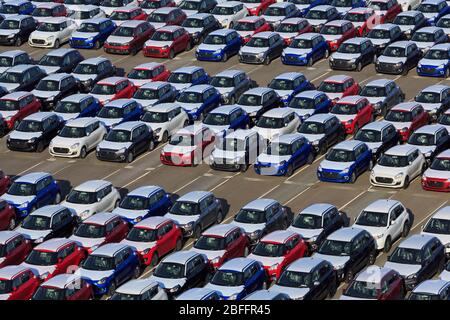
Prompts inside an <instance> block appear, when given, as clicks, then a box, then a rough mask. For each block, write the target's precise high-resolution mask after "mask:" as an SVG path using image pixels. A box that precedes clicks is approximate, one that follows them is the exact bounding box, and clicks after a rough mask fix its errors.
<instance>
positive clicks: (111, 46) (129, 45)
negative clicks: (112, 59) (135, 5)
mask: <svg viewBox="0 0 450 320" xmlns="http://www.w3.org/2000/svg"><path fill="white" fill-rule="evenodd" d="M107 1H109V0H107ZM154 33H155V27H154V26H152V25H151V24H150V23H148V22H146V21H141V20H130V21H125V22H124V23H122V24H121V25H120V26H119V27H117V28H116V29H115V30H114V31H113V32H112V33H111V35H110V36H109V37H108V38H107V39H106V41H105V42H104V45H103V49H104V50H105V52H106V53H117V54H130V55H132V56H134V55H136V54H137V53H138V52H139V50H141V49H144V46H145V43H146V41H147V40H148V39H149V38H150V37H152V35H153V34H154ZM144 53H145V51H144Z"/></svg>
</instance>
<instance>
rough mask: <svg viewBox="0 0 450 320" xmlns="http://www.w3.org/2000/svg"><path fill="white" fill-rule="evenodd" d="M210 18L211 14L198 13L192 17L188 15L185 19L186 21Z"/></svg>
mask: <svg viewBox="0 0 450 320" xmlns="http://www.w3.org/2000/svg"><path fill="white" fill-rule="evenodd" d="M209 16H212V14H211V13H203V12H198V13H195V14H193V15H190V16H189V17H187V19H202V20H203V19H205V18H206V17H209Z"/></svg>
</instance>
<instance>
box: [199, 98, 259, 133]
mask: <svg viewBox="0 0 450 320" xmlns="http://www.w3.org/2000/svg"><path fill="white" fill-rule="evenodd" d="M203 124H205V125H206V126H207V127H208V128H209V129H210V130H211V131H212V132H214V134H215V135H216V136H222V137H224V136H225V135H226V134H227V133H228V132H229V131H232V130H237V129H246V128H248V127H249V125H250V117H249V116H248V114H247V112H245V111H244V109H242V108H241V107H239V106H237V105H226V106H220V107H218V108H216V109H214V110H213V111H211V112H208V114H207V115H206V116H205V119H203Z"/></svg>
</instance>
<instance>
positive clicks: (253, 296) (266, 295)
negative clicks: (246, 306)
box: [244, 289, 286, 300]
mask: <svg viewBox="0 0 450 320" xmlns="http://www.w3.org/2000/svg"><path fill="white" fill-rule="evenodd" d="M280 294H281V295H286V293H284V292H278V291H269V290H263V289H261V290H256V291H253V293H250V294H249V295H248V296H246V297H245V298H244V300H273V299H275V298H276V297H277V296H279V295H280Z"/></svg>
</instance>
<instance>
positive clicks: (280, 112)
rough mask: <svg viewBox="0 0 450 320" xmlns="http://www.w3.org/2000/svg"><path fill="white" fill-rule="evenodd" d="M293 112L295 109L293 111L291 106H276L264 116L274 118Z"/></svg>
mask: <svg viewBox="0 0 450 320" xmlns="http://www.w3.org/2000/svg"><path fill="white" fill-rule="evenodd" d="M292 112H294V111H292V110H291V109H290V108H274V109H270V110H269V111H266V112H265V113H263V116H264V117H272V118H284V117H286V116H287V115H289V114H291V113H292Z"/></svg>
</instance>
